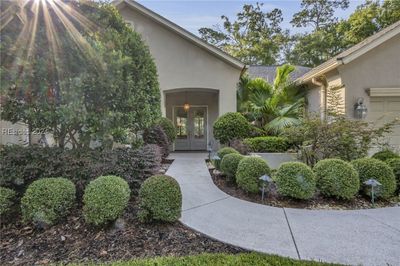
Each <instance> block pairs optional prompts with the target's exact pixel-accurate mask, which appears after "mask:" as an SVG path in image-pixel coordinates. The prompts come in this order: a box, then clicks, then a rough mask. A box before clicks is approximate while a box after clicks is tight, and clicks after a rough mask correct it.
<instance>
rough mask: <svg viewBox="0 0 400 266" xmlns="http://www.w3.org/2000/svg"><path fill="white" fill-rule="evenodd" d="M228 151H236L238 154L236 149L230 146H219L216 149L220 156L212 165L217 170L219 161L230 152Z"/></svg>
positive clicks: (219, 165)
mask: <svg viewBox="0 0 400 266" xmlns="http://www.w3.org/2000/svg"><path fill="white" fill-rule="evenodd" d="M230 153H236V154H239V152H238V151H237V150H235V149H234V148H231V147H224V148H221V149H219V150H218V151H217V155H218V157H219V158H220V160H215V161H214V162H213V163H214V166H215V168H216V169H217V170H221V162H222V160H223V159H224V157H225V155H227V154H230Z"/></svg>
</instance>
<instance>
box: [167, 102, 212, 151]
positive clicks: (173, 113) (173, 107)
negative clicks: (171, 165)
mask: <svg viewBox="0 0 400 266" xmlns="http://www.w3.org/2000/svg"><path fill="white" fill-rule="evenodd" d="M176 107H182V108H183V105H172V123H173V124H174V126H175V108H176ZM190 107H205V108H206V117H207V124H206V126H207V130H206V132H207V133H206V150H207V148H208V139H209V131H210V129H209V127H208V123H209V117H208V105H190ZM174 150H175V143H174Z"/></svg>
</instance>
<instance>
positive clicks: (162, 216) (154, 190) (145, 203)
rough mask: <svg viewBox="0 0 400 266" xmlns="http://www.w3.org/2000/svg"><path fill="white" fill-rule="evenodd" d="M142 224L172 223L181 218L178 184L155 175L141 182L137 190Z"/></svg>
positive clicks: (167, 178) (180, 196) (164, 176)
mask: <svg viewBox="0 0 400 266" xmlns="http://www.w3.org/2000/svg"><path fill="white" fill-rule="evenodd" d="M139 198H140V211H139V219H140V220H141V221H142V222H149V221H152V220H157V221H164V222H174V221H176V220H178V219H179V217H180V216H181V209H182V192H181V189H180V187H179V184H178V182H176V180H175V179H173V178H172V177H170V176H167V175H155V176H152V177H150V178H148V179H147V180H146V181H144V182H143V184H142V186H141V188H140V190H139Z"/></svg>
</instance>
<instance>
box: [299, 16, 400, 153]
mask: <svg viewBox="0 0 400 266" xmlns="http://www.w3.org/2000/svg"><path fill="white" fill-rule="evenodd" d="M297 82H299V83H301V84H305V85H306V86H307V88H308V103H309V106H308V109H309V111H310V112H315V113H320V114H322V116H324V115H326V110H327V108H328V107H329V100H328V96H329V90H330V89H333V88H335V89H337V90H339V93H340V95H341V100H342V105H343V108H342V109H343V110H342V111H343V112H344V113H345V114H346V115H347V116H348V117H351V118H354V119H365V120H366V121H371V122H373V123H374V124H375V125H376V126H379V125H382V124H383V123H385V122H389V121H393V120H394V119H396V118H400V21H399V22H397V23H395V24H392V25H391V26H389V27H387V28H385V29H383V30H382V31H380V32H378V33H376V34H375V35H373V36H370V37H369V38H367V39H365V40H364V41H362V42H360V43H359V44H357V45H355V46H353V47H351V48H349V49H348V50H346V51H344V52H342V53H340V54H338V55H336V56H334V57H333V58H332V59H330V60H328V61H326V62H325V63H323V64H321V65H319V66H317V67H315V68H313V69H312V70H311V71H309V72H307V73H306V74H304V75H303V76H301V77H299V78H298V79H297ZM386 141H387V142H388V143H389V144H390V145H392V146H393V147H394V148H397V149H400V126H396V127H395V128H393V132H392V133H390V134H389V135H388V136H387V139H386Z"/></svg>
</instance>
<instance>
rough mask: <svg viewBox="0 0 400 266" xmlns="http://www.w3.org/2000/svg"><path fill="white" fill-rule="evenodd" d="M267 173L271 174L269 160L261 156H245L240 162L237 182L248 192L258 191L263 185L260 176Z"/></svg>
mask: <svg viewBox="0 0 400 266" xmlns="http://www.w3.org/2000/svg"><path fill="white" fill-rule="evenodd" d="M265 174H268V175H270V174H271V169H270V168H269V166H268V164H267V162H265V161H264V160H263V159H262V158H260V157H255V156H250V157H245V158H243V159H242V160H241V161H240V162H239V165H238V168H237V171H236V183H237V184H238V186H239V187H240V188H242V189H243V190H245V191H247V192H251V193H257V192H259V188H260V185H261V182H260V177H261V176H262V175H265Z"/></svg>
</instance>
